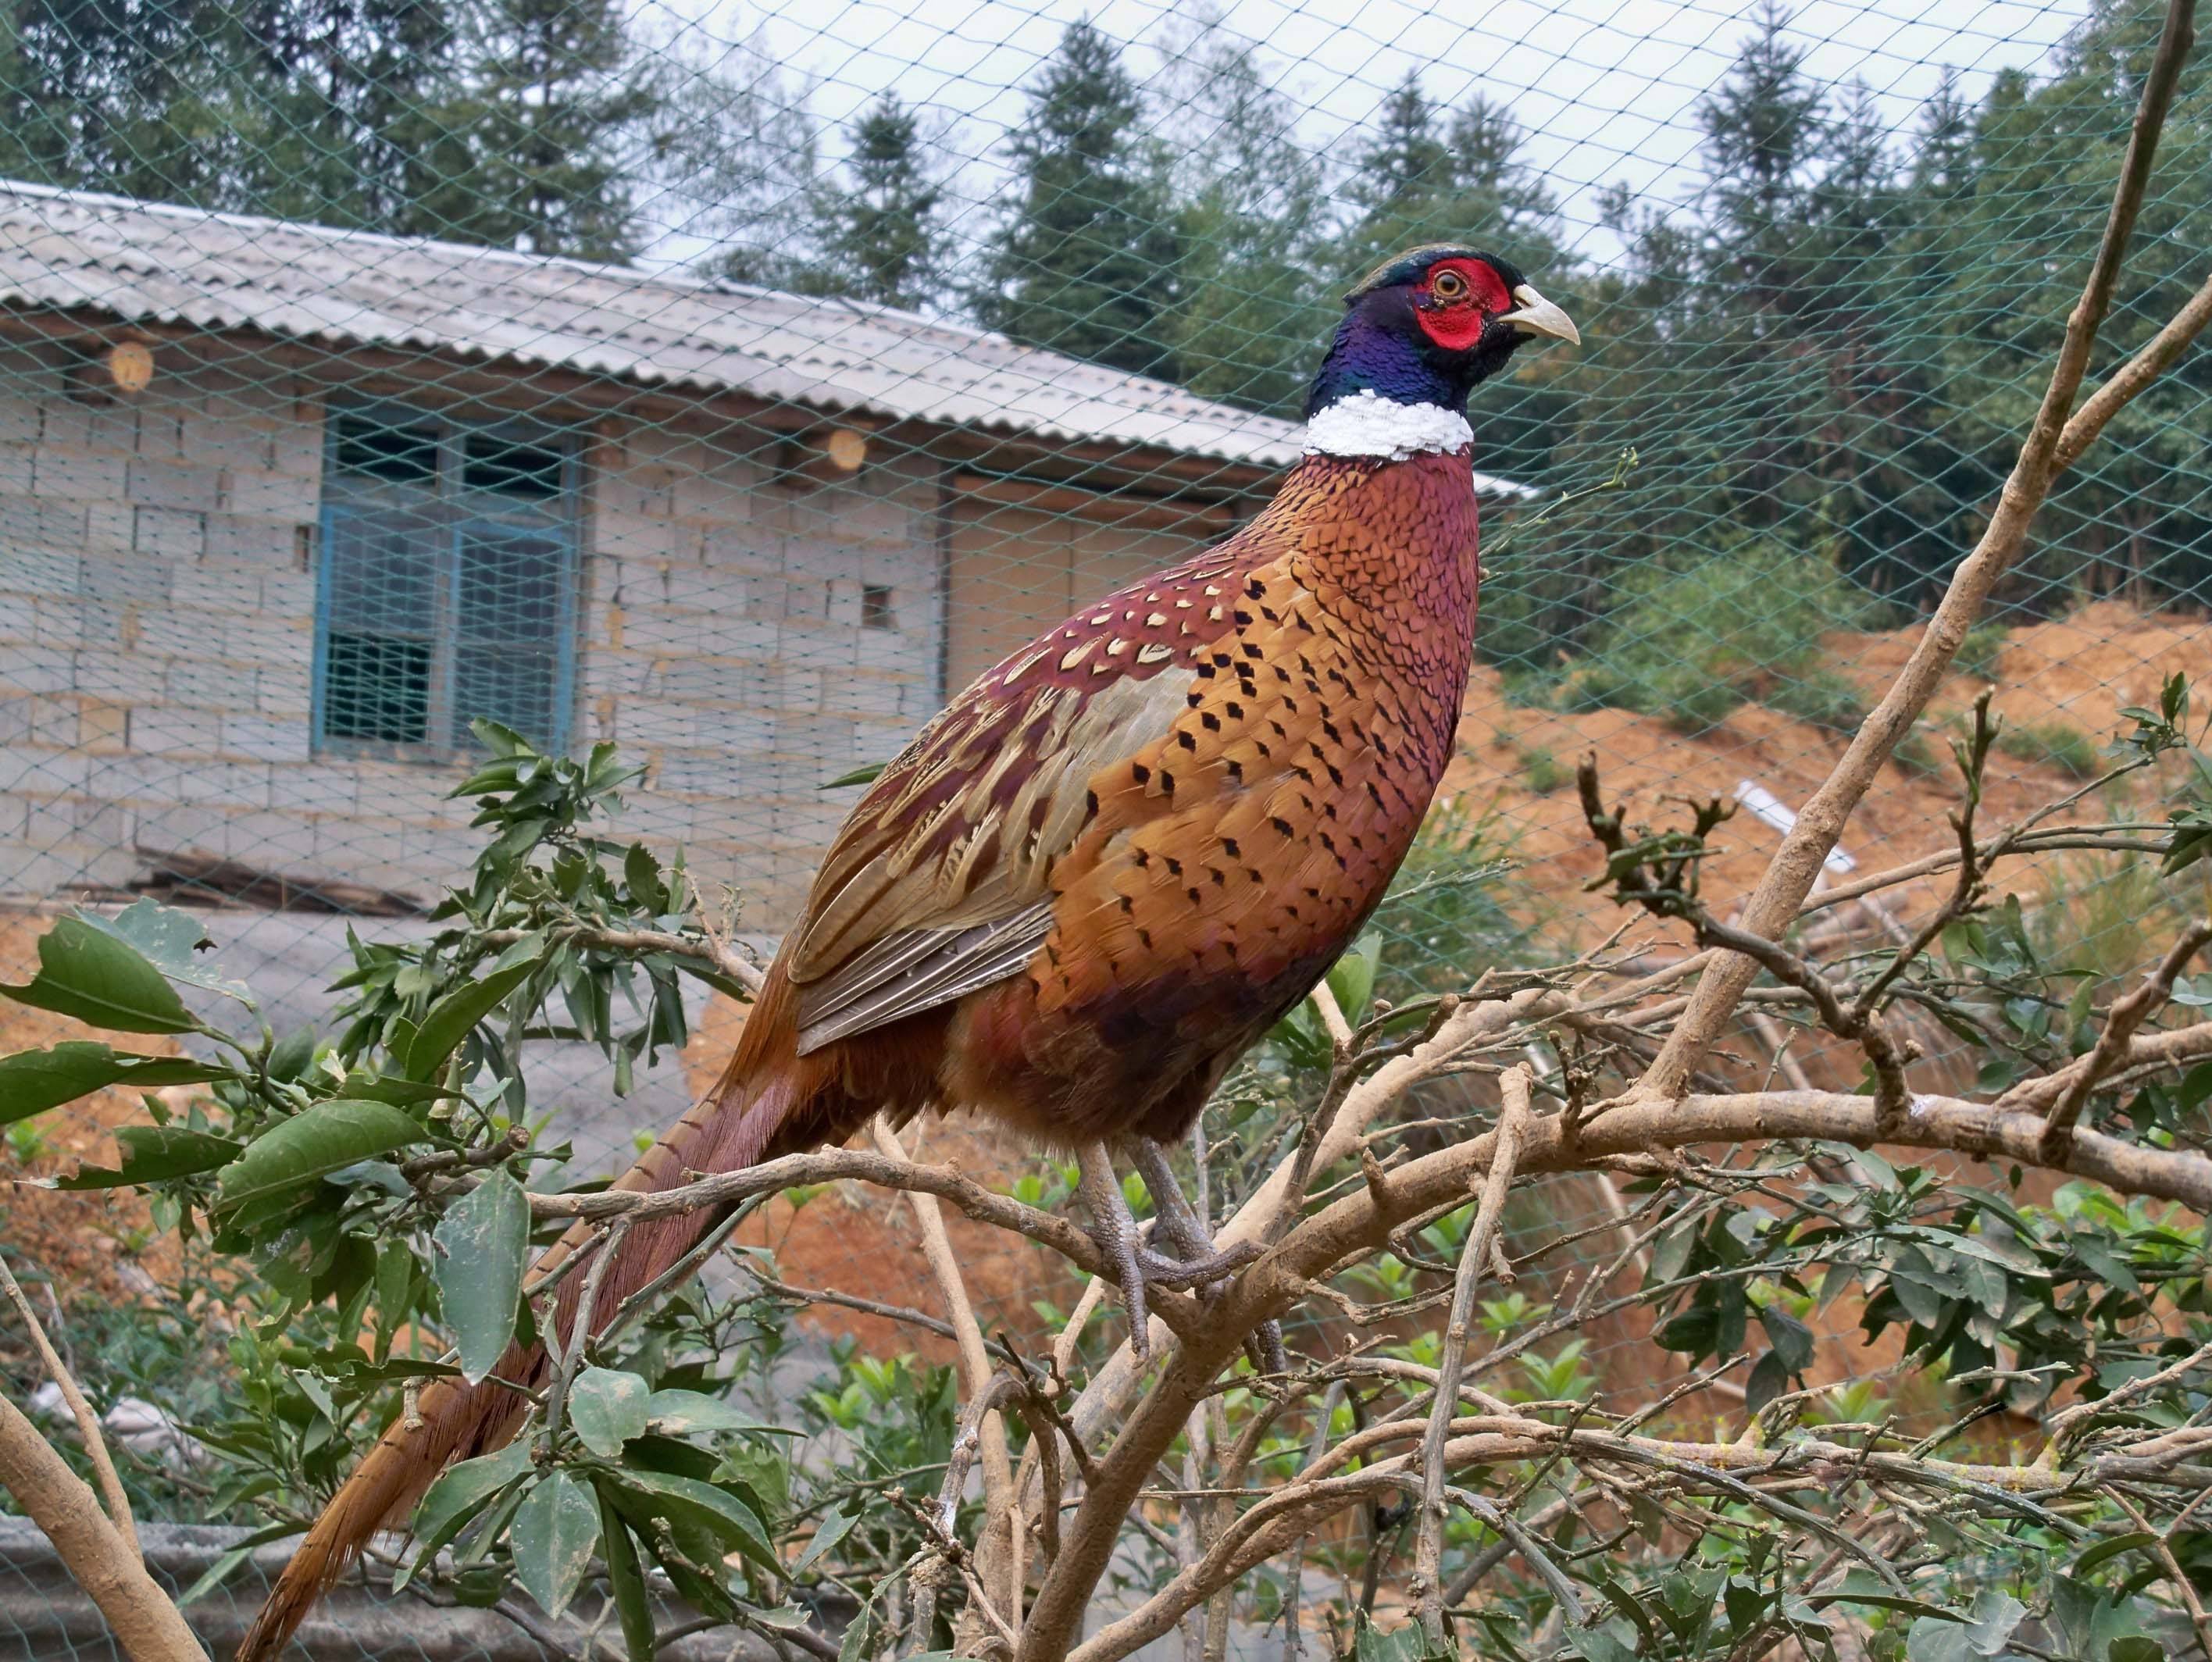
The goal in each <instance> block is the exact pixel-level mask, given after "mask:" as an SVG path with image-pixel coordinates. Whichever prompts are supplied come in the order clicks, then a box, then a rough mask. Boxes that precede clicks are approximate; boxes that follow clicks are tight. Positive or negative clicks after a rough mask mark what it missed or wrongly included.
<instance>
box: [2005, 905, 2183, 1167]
mask: <svg viewBox="0 0 2212 1662" xmlns="http://www.w3.org/2000/svg"><path fill="white" fill-rule="evenodd" d="M2208 941H2212V919H2203V920H2201V921H2199V922H2197V923H2193V924H2191V925H2190V926H2189V927H2188V928H2187V929H2185V930H2183V931H2181V936H2180V938H2179V939H2178V940H2177V941H2175V942H2174V943H2173V944H2172V946H2171V947H2169V948H2168V949H2166V956H2165V957H2164V958H2162V959H2160V961H2159V965H2158V967H2157V968H2156V969H2154V970H2153V971H2151V973H2150V974H2148V975H2147V976H2145V977H2144V978H2143V980H2142V985H2141V986H2138V987H2136V989H2135V991H2133V992H2130V993H2129V994H2128V995H2127V996H2126V997H2125V998H2121V999H2119V1000H2118V1001H2117V1002H2115V1003H2114V1004H2113V1005H2112V1012H2111V1013H2110V1014H2109V1015H2107V1016H2106V1017H2105V1030H2104V1031H2103V1032H2102V1033H2100V1034H2098V1035H2097V1042H2096V1045H2095V1046H2094V1047H2093V1048H2092V1049H2091V1051H2090V1052H2089V1059H2088V1060H2087V1062H2086V1063H2085V1064H2083V1065H2081V1068H2080V1070H2079V1071H2077V1072H2076V1073H2075V1076H2074V1077H2073V1078H2072V1079H2071V1080H2070V1081H2069V1083H2068V1084H2067V1087H2066V1089H2065V1090H2064V1091H2063V1093H2062V1094H2061V1095H2060V1096H2059V1098H2058V1100H2057V1101H2056V1102H2053V1103H2052V1104H2051V1113H2050V1114H2049V1116H2048V1117H2047V1118H2046V1119H2045V1121H2044V1131H2043V1149H2044V1158H2045V1159H2046V1160H2049V1159H2051V1158H2053V1157H2054V1156H2056V1155H2057V1152H2058V1150H2059V1149H2061V1148H2063V1146H2064V1145H2065V1143H2066V1139H2067V1138H2068V1137H2070V1136H2072V1135H2073V1132H2074V1127H2075V1125H2076V1124H2077V1123H2078V1122H2079V1121H2080V1119H2081V1110H2082V1108H2083V1107H2086V1106H2087V1103H2088V1101H2089V1098H2090V1097H2091V1096H2092V1095H2094V1094H2095V1092H2096V1089H2097V1087H2098V1085H2099V1084H2100V1083H2102V1082H2103V1080H2104V1078H2105V1077H2106V1075H2107V1074H2109V1073H2111V1072H2112V1071H2113V1070H2114V1069H2115V1068H2117V1067H2118V1066H2119V1065H2120V1063H2121V1061H2122V1059H2123V1058H2124V1057H2126V1055H2127V1053H2128V1042H2129V1040H2131V1039H2133V1038H2134V1037H2135V1035H2136V1028H2140V1027H2141V1026H2142V1024H2143V1023H2144V1022H2146V1021H2148V1019H2149V1017H2150V1016H2151V1013H2152V1012H2153V1011H2154V1010H2157V1009H2158V1008H2159V1007H2160V1005H2161V1004H2165V1003H2166V1000H2167V999H2169V998H2172V996H2173V984H2174V982H2175V981H2176V980H2179V977H2180V974H2181V972H2182V971H2183V970H2185V969H2186V968H2188V967H2189V961H2190V960H2191V958H2194V957H2195V956H2196V955H2197V953H2199V952H2200V951H2202V950H2203V948H2204V944H2205V943H2206V942H2208Z"/></svg>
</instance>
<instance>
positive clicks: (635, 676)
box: [579, 428, 945, 929]
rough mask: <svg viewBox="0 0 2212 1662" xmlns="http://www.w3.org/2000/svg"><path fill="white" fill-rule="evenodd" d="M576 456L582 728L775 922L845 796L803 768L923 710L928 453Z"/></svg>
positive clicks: (862, 751)
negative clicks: (796, 458) (585, 530)
mask: <svg viewBox="0 0 2212 1662" xmlns="http://www.w3.org/2000/svg"><path fill="white" fill-rule="evenodd" d="M881 449H882V446H878V452H880V451H881ZM590 472H591V478H592V513H591V516H590V529H589V542H588V544H587V546H588V548H589V550H590V558H589V567H590V572H591V595H590V604H589V610H588V617H589V625H588V631H587V635H586V643H585V651H584V654H583V658H582V661H581V674H580V679H581V680H582V682H583V685H582V688H581V689H580V690H581V697H580V723H579V731H580V736H582V737H586V738H590V739H594V740H597V739H612V740H614V741H615V742H616V743H618V744H619V745H621V747H622V749H623V754H624V755H628V756H632V757H635V759H637V760H638V761H641V762H643V763H645V764H646V765H647V767H648V769H649V771H648V773H647V779H646V788H645V789H644V790H642V791H640V792H635V793H633V795H632V798H631V803H632V816H633V819H634V820H635V822H636V823H637V824H638V825H639V826H640V827H641V828H644V829H647V830H648V831H651V832H653V833H655V834H659V836H662V837H665V838H666V839H667V840H671V841H680V842H682V843H684V845H685V846H686V847H687V849H688V850H689V852H690V863H691V868H692V870H693V871H694V873H695V874H696V876H700V877H702V878H714V879H719V880H720V881H723V882H726V883H732V884H734V885H736V887H737V888H738V891H739V893H740V895H741V896H742V898H743V900H744V904H745V917H746V920H747V922H748V923H749V924H750V925H756V926H758V927H761V928H763V929H775V928H780V927H781V925H782V924H783V923H784V921H786V919H787V918H788V916H789V914H790V913H791V911H792V909H793V907H796V905H797V904H798V902H799V899H800V897H801V895H803V893H804V890H805V883H806V882H807V880H808V879H809V878H810V877H811V875H812V873H813V870H814V867H815V866H816V864H817V863H818V862H819V860H820V858H821V855H822V852H823V849H824V848H825V847H826V846H828V844H829V839H830V838H831V837H832V836H833V835H834V834H835V833H836V828H837V826H838V824H839V823H840V822H842V820H843V818H844V816H845V814H846V812H847V811H848V810H849V809H850V808H851V806H852V804H853V802H854V798H855V796H856V794H857V793H856V792H855V791H854V790H853V789H846V790H840V791H823V789H822V788H821V786H823V782H824V781H826V780H828V779H834V778H836V777H837V776H838V775H840V774H842V773H846V772H848V771H849V770H850V769H851V768H853V767H855V766H857V765H859V764H860V763H863V762H871V761H887V760H889V759H890V756H892V755H894V754H896V751H897V750H898V749H899V747H900V746H901V745H902V744H903V743H905V742H906V740H907V738H908V736H909V735H910V734H911V733H912V732H913V731H914V730H915V728H916V727H918V726H919V725H921V723H922V722H923V721H924V720H925V719H927V717H928V716H929V714H930V713H931V712H932V711H933V710H934V709H935V708H936V707H937V701H938V696H939V687H938V664H939V653H940V651H941V643H942V640H943V634H944V627H945V615H944V596H943V593H942V581H941V573H940V570H939V555H938V548H937V541H938V536H937V533H938V492H939V480H938V470H937V468H936V465H935V464H933V463H932V462H930V461H928V460H927V458H921V457H915V456H910V455H909V456H902V457H890V458H879V457H872V458H871V459H870V462H869V464H867V465H866V466H865V467H863V468H862V469H861V470H860V472H859V473H857V474H855V475H854V476H853V477H852V478H850V479H849V480H848V481H845V482H838V483H822V482H816V481H813V480H811V479H808V478H800V479H799V480H797V481H796V482H787V476H783V475H781V474H779V472H778V471H777V470H776V469H775V465H774V458H773V456H772V455H771V454H768V453H762V452H741V451H739V450H738V449H737V448H735V447H734V446H733V445H723V444H716V443H713V442H710V441H708V440H701V439H697V438H693V437H688V436H684V435H680V434H669V433H665V432H659V431H655V430H653V429H651V428H634V429H630V430H628V431H625V432H623V433H621V434H615V435H610V436H607V437H605V438H604V439H603V440H602V441H601V442H600V444H599V446H597V447H596V449H595V451H594V452H593V465H592V469H591V470H590ZM871 591H873V592H872V594H871Z"/></svg>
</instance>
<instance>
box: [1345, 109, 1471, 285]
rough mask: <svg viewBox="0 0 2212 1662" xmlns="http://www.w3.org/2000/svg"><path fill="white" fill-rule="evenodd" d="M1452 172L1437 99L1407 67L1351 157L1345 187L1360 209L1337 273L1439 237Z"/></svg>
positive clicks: (1353, 272) (1350, 273) (1355, 271)
mask: <svg viewBox="0 0 2212 1662" xmlns="http://www.w3.org/2000/svg"><path fill="white" fill-rule="evenodd" d="M1451 173H1452V169H1451V154H1450V152H1449V150H1448V149H1446V148H1445V144H1444V140H1443V135H1442V134H1440V133H1439V132H1438V131H1437V112H1436V106H1434V105H1432V104H1431V102H1430V101H1429V96H1428V94H1427V93H1426V92H1425V91H1424V90H1423V89H1422V87H1421V79H1420V76H1419V75H1418V74H1417V73H1416V72H1414V71H1413V70H1407V72H1406V78H1405V79H1404V80H1402V81H1401V82H1399V83H1398V84H1397V86H1396V87H1395V88H1392V89H1391V93H1390V95H1389V97H1388V98H1387V99H1385V100H1383V108H1382V110H1381V111H1380V112H1378V114H1377V115H1376V122H1375V127H1374V130H1373V131H1372V132H1371V133H1370V135H1369V136H1368V137H1367V139H1366V142H1365V143H1364V144H1362V145H1361V146H1360V147H1359V149H1358V151H1357V152H1356V154H1355V155H1354V156H1353V158H1352V174H1351V178H1350V180H1349V182H1348V184H1347V186H1346V192H1345V194H1346V197H1348V198H1349V199H1350V200H1351V202H1352V205H1353V206H1354V207H1355V208H1357V209H1358V210H1359V211H1358V217H1357V218H1356V219H1355V220H1354V221H1353V222H1352V227H1351V231H1350V234H1349V235H1348V236H1347V237H1346V246H1345V250H1344V252H1343V254H1342V255H1341V256H1340V262H1339V264H1340V275H1342V276H1345V277H1347V278H1352V277H1358V276H1362V275H1363V274H1364V273H1365V272H1366V271H1367V270H1369V269H1370V267H1372V266H1373V265H1374V264H1376V262H1377V261H1379V260H1383V259H1388V258H1389V257H1390V256H1391V255H1393V254H1395V253H1396V252H1399V251H1400V250H1401V249H1403V248H1405V247H1407V246H1410V245H1411V244H1413V243H1417V242H1431V241H1436V240H1439V239H1440V237H1441V236H1442V235H1443V234H1442V233H1440V232H1439V231H1438V230H1437V224H1436V221H1437V218H1438V216H1439V215H1438V212H1437V209H1438V204H1439V199H1440V198H1441V197H1443V195H1444V194H1445V193H1446V192H1447V191H1449V188H1450V185H1451V183H1452V177H1451Z"/></svg>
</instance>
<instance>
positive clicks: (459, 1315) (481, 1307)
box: [392, 1109, 530, 1385]
mask: <svg viewBox="0 0 2212 1662" xmlns="http://www.w3.org/2000/svg"><path fill="white" fill-rule="evenodd" d="M392 1112H393V1113H398V1110H397V1109H393V1110H392ZM431 1240H432V1241H433V1242H434V1243H435V1246H436V1247H437V1254H436V1256H435V1259H433V1261H432V1274H433V1275H434V1276H435V1277H436V1279H437V1283H438V1294H439V1296H440V1298H441V1301H443V1302H444V1305H445V1309H446V1323H447V1325H448V1326H449V1327H451V1328H452V1329H453V1334H454V1340H455V1343H456V1344H458V1345H459V1349H460V1353H461V1377H462V1378H464V1379H465V1380H467V1381H468V1382H469V1383H470V1384H471V1385H477V1384H481V1383H482V1382H483V1378H484V1376H485V1375H486V1374H489V1373H490V1372H491V1370H492V1369H493V1368H495V1367H497V1366H498V1365H499V1359H500V1358H501V1356H504V1355H506V1354H507V1344H508V1342H509V1341H510V1340H512V1339H513V1337H514V1319H515V1313H516V1310H517V1307H519V1305H520V1301H521V1297H522V1275H523V1271H524V1270H525V1269H526V1268H527V1267H528V1262H529V1257H530V1201H529V1199H528V1198H527V1197H526V1196H525V1195H524V1193H523V1192H522V1186H521V1185H520V1183H517V1182H516V1181H515V1180H513V1178H512V1177H510V1176H508V1175H507V1174H506V1173H505V1172H494V1173H493V1174H491V1175H490V1176H489V1177H488V1178H486V1179H485V1180H483V1182H481V1183H479V1184H477V1186H476V1187H475V1188H473V1189H471V1191H469V1192H468V1193H466V1194H465V1195H463V1196H462V1197H461V1198H460V1199H459V1201H458V1202H456V1203H455V1204H454V1205H453V1210H450V1211H448V1212H447V1214H446V1216H444V1217H442V1218H441V1219H440V1220H439V1222H438V1228H437V1231H436V1233H435V1234H433V1235H432V1236H431Z"/></svg>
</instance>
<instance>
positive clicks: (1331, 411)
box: [1305, 387, 1474, 462]
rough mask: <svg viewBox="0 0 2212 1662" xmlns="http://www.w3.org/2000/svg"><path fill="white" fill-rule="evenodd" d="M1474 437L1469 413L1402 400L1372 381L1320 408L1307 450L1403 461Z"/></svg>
mask: <svg viewBox="0 0 2212 1662" xmlns="http://www.w3.org/2000/svg"><path fill="white" fill-rule="evenodd" d="M1472 444H1474V428H1471V427H1469V426H1468V424H1467V417H1466V416H1462V415H1461V414H1460V413H1459V412H1458V411H1457V410H1455V409H1445V408H1444V407H1443V405H1442V404H1401V403H1395V402H1394V401H1393V400H1391V399H1389V398H1386V397H1383V396H1382V394H1380V393H1378V392H1376V391H1375V390H1374V389H1373V388H1372V387H1362V388H1361V389H1360V390H1359V391H1357V392H1355V393H1353V394H1352V396H1351V397H1348V398H1339V399H1338V400H1337V401H1336V402H1335V403H1333V404H1330V405H1328V407H1327V408H1325V409H1322V410H1320V411H1318V412H1317V413H1316V415H1315V416H1314V418H1313V420H1311V421H1310V422H1307V423H1306V447H1305V448H1306V454H1307V455H1309V456H1367V457H1376V458H1381V459H1382V460H1384V461H1390V462H1402V461H1404V460H1405V459H1406V458H1407V457H1409V456H1419V455H1424V454H1433V453H1443V454H1449V452H1452V451H1455V450H1464V449H1466V448H1467V447H1468V446H1470V445H1472Z"/></svg>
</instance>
